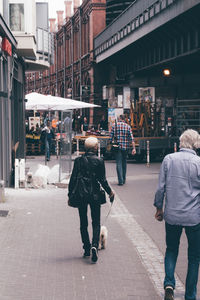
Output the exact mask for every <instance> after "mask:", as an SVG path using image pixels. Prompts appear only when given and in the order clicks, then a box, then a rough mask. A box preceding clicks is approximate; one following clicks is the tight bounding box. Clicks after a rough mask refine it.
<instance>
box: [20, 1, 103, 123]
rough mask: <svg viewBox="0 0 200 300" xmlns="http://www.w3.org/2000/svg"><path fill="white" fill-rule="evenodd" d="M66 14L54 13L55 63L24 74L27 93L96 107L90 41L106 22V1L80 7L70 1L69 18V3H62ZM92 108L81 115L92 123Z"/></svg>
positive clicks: (83, 4) (92, 56)
mask: <svg viewBox="0 0 200 300" xmlns="http://www.w3.org/2000/svg"><path fill="white" fill-rule="evenodd" d="M65 5H66V14H65V16H66V17H65V20H64V19H63V12H62V11H58V12H57V15H58V31H57V32H55V38H54V51H55V56H54V58H55V62H54V64H53V65H52V66H51V67H50V69H49V71H44V72H40V73H37V72H32V73H29V74H27V86H26V89H27V92H30V91H36V92H40V93H43V94H51V95H58V96H61V97H65V98H73V99H77V100H81V101H85V102H90V103H95V104H99V103H100V99H99V95H98V94H97V93H96V91H95V82H94V78H95V76H96V72H97V71H96V67H95V62H94V51H93V50H94V49H93V40H94V37H95V36H97V35H98V34H99V33H100V32H101V31H102V30H103V29H104V28H105V21H106V17H105V16H106V0H101V1H100V0H85V1H83V3H82V5H81V6H79V5H80V2H79V1H74V14H73V15H71V5H72V1H65ZM55 21H56V20H55V19H51V20H50V22H51V23H50V28H51V30H52V31H55V30H56V28H55ZM94 113H96V112H95V111H93V110H92V109H90V110H86V111H85V112H84V114H86V115H87V117H88V118H89V120H90V124H93V123H94V118H95V117H94Z"/></svg>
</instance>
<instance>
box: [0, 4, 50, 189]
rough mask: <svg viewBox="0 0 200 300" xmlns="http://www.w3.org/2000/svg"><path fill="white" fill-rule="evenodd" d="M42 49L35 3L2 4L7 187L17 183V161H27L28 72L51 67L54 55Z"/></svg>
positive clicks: (0, 154) (1, 133)
mask: <svg viewBox="0 0 200 300" xmlns="http://www.w3.org/2000/svg"><path fill="white" fill-rule="evenodd" d="M43 18H44V15H43ZM47 20H48V16H47ZM48 43H49V45H50V44H51V41H50V40H49V42H48ZM39 45H40V44H39V35H37V27H36V3H35V1H34V0H26V1H25V0H21V1H20V3H19V1H15V0H10V1H8V0H3V1H1V5H0V180H3V181H4V183H5V186H12V185H13V183H14V163H15V158H24V157H25V101H24V99H25V72H26V71H28V70H30V69H31V70H32V69H33V68H34V69H35V70H41V69H46V68H48V67H49V66H50V59H51V53H47V52H45V51H43V52H42V53H41V51H40V52H39V51H38V50H39V48H38V46H39ZM48 59H49V60H48Z"/></svg>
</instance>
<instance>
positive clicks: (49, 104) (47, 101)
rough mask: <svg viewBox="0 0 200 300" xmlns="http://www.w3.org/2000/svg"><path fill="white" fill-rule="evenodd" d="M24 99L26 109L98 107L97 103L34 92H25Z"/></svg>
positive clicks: (51, 109) (50, 109)
mask: <svg viewBox="0 0 200 300" xmlns="http://www.w3.org/2000/svg"><path fill="white" fill-rule="evenodd" d="M25 99H26V100H27V102H26V110H48V111H55V110H59V111H64V110H68V109H79V108H90V107H99V105H95V104H91V103H87V102H83V101H77V100H73V99H69V98H62V97H57V96H51V95H47V96H46V95H42V94H39V93H35V92H33V93H30V94H27V95H26V96H25Z"/></svg>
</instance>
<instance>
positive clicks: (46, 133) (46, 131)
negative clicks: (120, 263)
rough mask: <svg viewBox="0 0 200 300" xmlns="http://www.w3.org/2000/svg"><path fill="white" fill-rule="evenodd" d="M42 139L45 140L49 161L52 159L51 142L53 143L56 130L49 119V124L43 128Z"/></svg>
mask: <svg viewBox="0 0 200 300" xmlns="http://www.w3.org/2000/svg"><path fill="white" fill-rule="evenodd" d="M42 139H43V140H44V142H45V149H46V151H45V152H46V159H47V161H50V155H51V144H52V140H53V139H54V132H53V130H52V128H51V125H50V122H49V121H47V125H46V126H45V127H44V128H43V129H42Z"/></svg>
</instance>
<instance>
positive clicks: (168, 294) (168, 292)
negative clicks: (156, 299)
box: [164, 287, 174, 300]
mask: <svg viewBox="0 0 200 300" xmlns="http://www.w3.org/2000/svg"><path fill="white" fill-rule="evenodd" d="M164 299H165V300H174V290H173V287H166V288H165V298H164Z"/></svg>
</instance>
